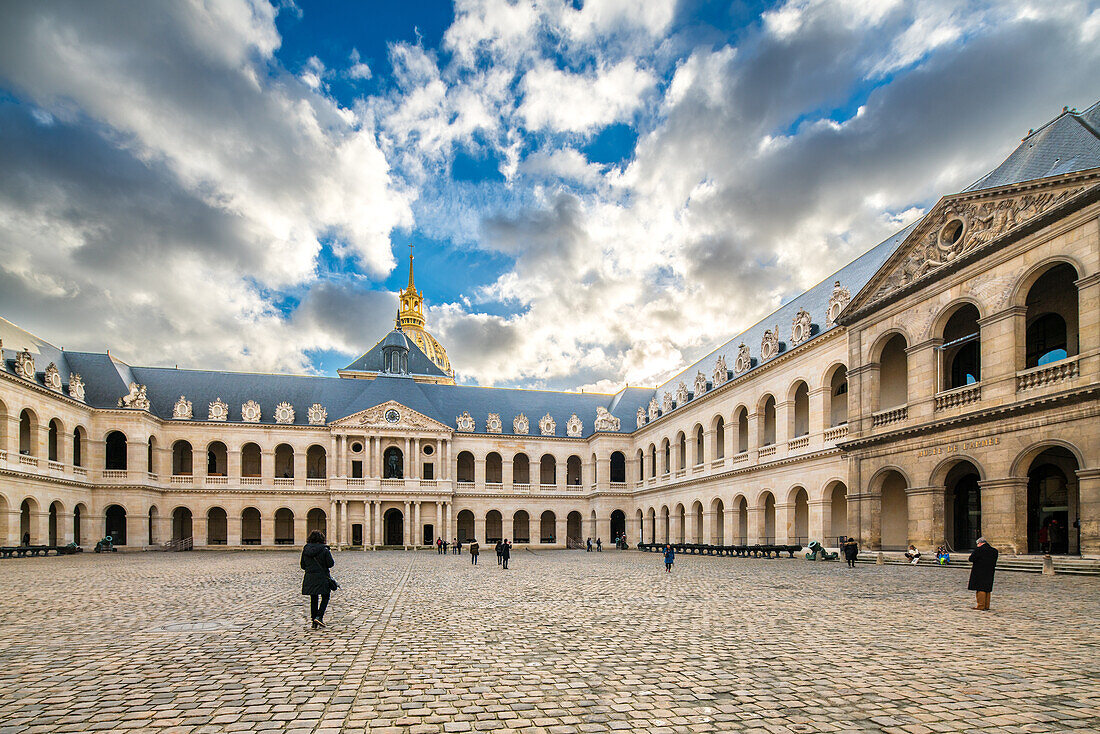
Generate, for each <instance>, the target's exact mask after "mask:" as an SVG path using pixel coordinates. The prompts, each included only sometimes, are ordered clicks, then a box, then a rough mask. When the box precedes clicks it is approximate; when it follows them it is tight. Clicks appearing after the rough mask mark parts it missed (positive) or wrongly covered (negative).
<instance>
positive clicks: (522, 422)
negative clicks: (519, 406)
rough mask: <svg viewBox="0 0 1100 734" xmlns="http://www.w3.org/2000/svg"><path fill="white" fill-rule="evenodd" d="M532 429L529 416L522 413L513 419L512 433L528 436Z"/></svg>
mask: <svg viewBox="0 0 1100 734" xmlns="http://www.w3.org/2000/svg"><path fill="white" fill-rule="evenodd" d="M530 430H531V425H530V423H529V422H528V421H527V416H526V415H524V414H523V413H520V414H519V415H517V416H516V417H515V418H514V419H513V420H512V433H514V434H516V435H517V436H526V435H527V433H528V432H529V431H530Z"/></svg>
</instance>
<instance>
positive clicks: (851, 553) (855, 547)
mask: <svg viewBox="0 0 1100 734" xmlns="http://www.w3.org/2000/svg"><path fill="white" fill-rule="evenodd" d="M840 547H841V550H843V551H844V560H846V561H848V568H855V567H856V558H858V557H859V543H857V542H856V539H855V538H853V537H851V536H848V537H847V538H846V539H845V540H844V542H843V543H842V544H841V546H840Z"/></svg>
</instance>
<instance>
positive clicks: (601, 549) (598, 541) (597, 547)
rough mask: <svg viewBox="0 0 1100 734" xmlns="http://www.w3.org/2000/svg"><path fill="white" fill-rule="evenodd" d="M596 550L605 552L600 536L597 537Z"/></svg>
mask: <svg viewBox="0 0 1100 734" xmlns="http://www.w3.org/2000/svg"><path fill="white" fill-rule="evenodd" d="M596 552H597V553H603V541H602V540H600V539H599V538H596Z"/></svg>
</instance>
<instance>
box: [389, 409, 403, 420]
mask: <svg viewBox="0 0 1100 734" xmlns="http://www.w3.org/2000/svg"><path fill="white" fill-rule="evenodd" d="M399 420H401V414H400V413H398V412H397V411H396V410H394V409H393V408H390V409H389V410H387V411H386V422H387V423H396V422H397V421H399Z"/></svg>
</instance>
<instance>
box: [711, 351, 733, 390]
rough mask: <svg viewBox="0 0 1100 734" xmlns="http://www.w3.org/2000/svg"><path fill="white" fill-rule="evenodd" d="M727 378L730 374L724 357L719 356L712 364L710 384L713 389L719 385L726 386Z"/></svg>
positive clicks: (722, 355)
mask: <svg viewBox="0 0 1100 734" xmlns="http://www.w3.org/2000/svg"><path fill="white" fill-rule="evenodd" d="M729 378H730V373H729V369H728V368H727V367H726V355H724V354H719V355H718V359H717V360H716V361H715V362H714V379H713V380H712V383H713V385H714V386H715V387H718V386H719V385H724V384H726V381H727V380H729Z"/></svg>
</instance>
